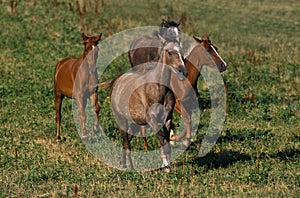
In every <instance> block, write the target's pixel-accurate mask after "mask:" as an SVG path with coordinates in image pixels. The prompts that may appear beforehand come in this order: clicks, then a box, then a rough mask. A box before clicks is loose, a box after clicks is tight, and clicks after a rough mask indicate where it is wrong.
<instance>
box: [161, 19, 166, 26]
mask: <svg viewBox="0 0 300 198" xmlns="http://www.w3.org/2000/svg"><path fill="white" fill-rule="evenodd" d="M166 22H167V21H166V20H165V19H162V20H161V26H162V27H165V25H166Z"/></svg>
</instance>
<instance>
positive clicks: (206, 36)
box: [204, 33, 209, 41]
mask: <svg viewBox="0 0 300 198" xmlns="http://www.w3.org/2000/svg"><path fill="white" fill-rule="evenodd" d="M204 40H207V41H209V37H208V34H207V33H206V35H205V37H204Z"/></svg>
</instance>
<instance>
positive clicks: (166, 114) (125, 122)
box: [110, 37, 187, 169]
mask: <svg viewBox="0 0 300 198" xmlns="http://www.w3.org/2000/svg"><path fill="white" fill-rule="evenodd" d="M160 39H162V41H163V46H162V50H161V54H160V58H159V59H158V62H157V64H156V66H155V67H154V69H153V70H151V71H149V72H146V73H141V72H138V71H130V72H127V73H125V74H123V75H121V76H119V77H117V78H116V79H115V80H114V81H113V82H112V85H111V91H110V99H111V107H112V110H113V112H114V115H115V117H116V120H117V123H118V126H119V129H120V132H121V136H122V139H123V153H122V156H121V161H120V164H121V166H123V168H126V167H127V166H126V158H128V160H129V165H130V168H131V169H134V167H133V163H132V159H131V154H130V151H131V147H130V141H131V140H132V138H133V135H134V134H135V133H136V132H137V130H138V128H139V126H145V125H149V126H150V127H151V128H152V129H153V130H154V132H156V136H157V137H158V139H159V142H160V145H161V157H162V160H163V167H164V166H169V167H168V168H170V166H171V162H170V158H171V147H170V144H169V137H170V135H169V134H170V120H171V116H172V111H173V108H174V104H175V98H174V95H173V93H172V91H171V90H170V89H169V88H168V87H169V84H170V79H171V72H172V73H173V72H174V73H176V75H177V78H178V79H180V80H183V79H184V78H185V77H184V76H186V75H187V72H186V68H185V65H184V62H183V59H182V56H183V51H182V49H181V47H180V45H179V43H178V42H169V41H166V40H165V39H163V38H162V37H160ZM130 90H132V91H130ZM166 120H168V121H169V122H168V123H166V122H165V121H166ZM161 126H162V127H163V130H162V129H161ZM163 131H164V132H163Z"/></svg>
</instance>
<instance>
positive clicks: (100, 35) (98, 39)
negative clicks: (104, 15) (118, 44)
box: [96, 32, 102, 42]
mask: <svg viewBox="0 0 300 198" xmlns="http://www.w3.org/2000/svg"><path fill="white" fill-rule="evenodd" d="M101 37H102V32H101V33H100V34H99V36H97V39H96V42H98V41H100V39H101Z"/></svg>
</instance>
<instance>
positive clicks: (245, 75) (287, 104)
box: [0, 0, 300, 197]
mask: <svg viewBox="0 0 300 198" xmlns="http://www.w3.org/2000/svg"><path fill="white" fill-rule="evenodd" d="M31 2H32V3H31ZM57 2H58V3H57V5H55V4H54V1H30V2H24V1H21V2H18V6H17V13H16V14H15V15H13V14H11V11H10V3H9V1H2V2H1V3H0V17H1V20H0V27H1V28H0V76H1V78H0V102H1V105H0V108H1V109H0V112H1V114H0V115H1V116H0V134H1V140H0V156H1V161H0V169H1V175H0V197H62V196H70V197H71V196H74V195H75V194H77V195H78V196H80V197H91V196H97V197H103V196H109V197H128V196H133V197H138V196H149V197H154V196H156V197H158V196H168V197H169V196H180V197H184V196H187V197H194V196H203V197H204V196H209V197H219V196H224V197H227V196H235V197H240V196H243V197H246V196H251V197H257V196H259V197H262V196H268V197H270V196H272V197H283V196H284V197H299V196H300V190H299V189H300V163H299V159H300V132H299V131H300V100H299V98H300V88H299V87H300V76H299V74H300V66H299V63H300V58H299V43H300V37H299V32H300V29H299V21H300V14H299V13H300V3H299V1H288V2H287V1H280V0H277V1H271V0H269V1H259V0H254V1H250V0H249V1H209V0H207V1H196V0H191V1H184V2H183V1H169V0H164V1H151V2H148V1H126V3H125V1H124V2H123V1H104V4H103V5H100V4H99V14H98V15H97V16H96V17H95V13H94V11H93V10H94V8H93V5H94V3H93V1H87V2H89V3H88V5H87V11H88V12H90V14H87V15H86V17H85V18H84V25H83V24H80V17H79V16H78V14H77V12H76V4H75V1H67V0H61V1H57ZM69 3H71V4H70V5H72V6H71V7H70V6H69ZM168 16H169V17H170V18H171V19H179V18H180V17H183V23H182V25H181V29H182V31H183V32H184V33H186V34H190V35H192V34H196V35H198V36H203V35H205V34H206V33H208V34H209V35H210V38H211V40H212V41H213V42H214V43H215V44H216V45H217V46H218V48H219V49H220V54H221V56H222V57H223V58H224V59H225V61H226V62H227V63H228V69H227V71H226V72H225V73H224V74H223V78H224V81H225V82H226V84H227V85H228V100H227V102H228V108H229V112H228V115H227V117H226V121H225V124H224V127H223V131H222V133H221V137H220V138H219V139H218V142H217V144H216V145H215V147H214V149H213V150H212V151H211V152H210V153H209V154H207V155H206V156H205V157H203V158H199V157H198V156H197V154H198V149H199V147H200V143H201V141H202V138H203V136H204V134H205V131H206V129H207V127H208V124H209V116H210V105H209V103H208V104H207V105H206V103H205V101H209V99H210V98H209V92H208V90H207V88H206V86H205V83H204V81H203V79H202V78H201V79H200V80H199V92H200V96H201V101H204V103H203V104H201V105H202V106H201V107H202V110H201V115H200V118H201V119H200V123H199V124H200V127H199V130H198V133H197V135H196V138H195V141H194V142H193V144H192V145H191V147H190V148H189V150H188V151H186V152H185V153H183V154H182V155H181V156H180V157H179V158H178V159H176V160H175V162H174V168H173V169H174V171H173V173H171V174H164V173H162V172H161V171H151V172H145V173H134V172H133V173H132V172H124V171H120V170H117V169H114V168H112V167H109V166H107V165H106V164H104V163H103V162H101V161H98V160H97V159H96V158H95V157H94V156H93V155H92V154H91V153H89V151H88V150H87V149H86V147H85V145H84V144H83V143H82V142H81V140H80V138H79V136H78V132H77V130H76V128H75V123H74V120H73V116H72V111H71V110H72V101H71V100H64V103H63V110H62V111H63V120H62V136H63V137H66V141H65V142H63V143H61V144H57V143H56V142H55V109H54V97H53V72H54V67H55V64H56V63H57V61H58V60H59V59H61V58H63V57H66V56H78V55H79V54H81V52H82V50H83V49H82V48H83V46H82V44H81V37H80V34H81V32H82V31H84V32H89V33H94V34H96V33H99V32H103V34H104V35H103V38H106V37H108V36H110V35H112V34H114V33H118V32H120V31H122V30H126V29H128V28H133V27H138V26H146V25H158V24H159V23H160V21H161V19H162V18H167V17H168ZM81 28H83V29H81ZM127 61H128V60H127V58H126V55H124V56H122V57H120V58H119V59H117V60H115V61H114V63H112V66H111V67H110V68H111V69H110V70H108V71H106V74H107V76H106V78H107V79H108V78H110V77H112V76H113V75H115V74H116V73H118V72H120V71H119V70H120V69H118V67H120V66H121V71H122V72H123V71H124V70H126V68H128V67H129V63H128V62H127ZM122 66H123V67H122ZM105 80H106V79H105ZM246 93H249V94H248V95H247V94H246ZM107 94H108V93H107V92H105V91H99V97H100V102H101V107H102V109H101V115H102V116H101V118H100V121H101V124H102V127H103V128H104V130H105V132H106V133H107V134H108V136H109V137H111V138H112V139H114V141H115V142H118V143H119V144H121V142H120V140H119V138H120V136H119V132H118V130H117V126H116V124H115V121H114V120H113V119H112V118H111V113H110V106H109V103H108V100H107V99H105V98H106V97H107ZM245 94H246V97H245ZM251 94H253V95H254V98H255V103H252V102H251V100H250V98H249V97H250V95H251ZM175 120H176V122H175V124H178V121H179V117H178V115H175ZM149 143H150V145H151V147H154V146H155V144H156V140H155V139H151V138H149ZM132 145H133V149H135V150H142V149H143V148H142V142H141V141H140V140H139V139H134V140H133V144H132Z"/></svg>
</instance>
